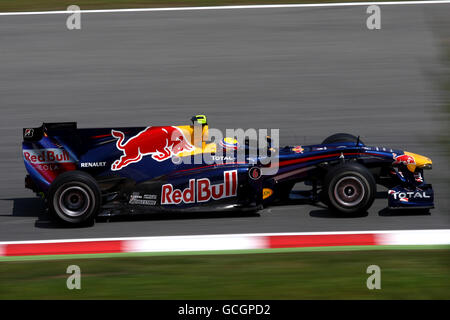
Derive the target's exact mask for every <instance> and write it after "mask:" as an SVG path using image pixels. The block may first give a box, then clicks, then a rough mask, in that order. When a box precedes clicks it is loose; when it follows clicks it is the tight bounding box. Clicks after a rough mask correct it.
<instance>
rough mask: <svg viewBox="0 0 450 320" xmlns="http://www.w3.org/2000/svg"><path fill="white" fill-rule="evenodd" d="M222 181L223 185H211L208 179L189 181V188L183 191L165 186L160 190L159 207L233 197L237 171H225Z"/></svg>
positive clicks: (235, 188) (236, 183)
mask: <svg viewBox="0 0 450 320" xmlns="http://www.w3.org/2000/svg"><path fill="white" fill-rule="evenodd" d="M223 180H224V182H223V183H218V184H212V183H211V181H210V180H209V179H208V178H202V179H197V180H195V179H190V180H189V186H188V187H187V188H186V189H184V190H181V189H174V188H173V185H172V184H170V183H168V184H165V185H163V186H162V188H161V205H165V204H180V203H181V202H184V203H186V204H189V203H196V202H206V201H209V200H220V199H223V198H229V197H235V196H236V195H237V186H238V175H237V170H232V171H225V172H224V173H223Z"/></svg>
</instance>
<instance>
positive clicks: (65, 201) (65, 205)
mask: <svg viewBox="0 0 450 320" xmlns="http://www.w3.org/2000/svg"><path fill="white" fill-rule="evenodd" d="M58 204H59V208H60V209H61V211H62V212H63V213H64V214H65V215H67V216H69V217H79V216H82V215H83V214H85V213H86V212H87V211H88V210H89V207H90V204H91V198H90V195H89V193H88V191H86V189H84V188H82V187H81V186H70V187H67V188H66V189H64V190H62V191H61V192H60V194H59V196H58Z"/></svg>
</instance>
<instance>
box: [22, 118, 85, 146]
mask: <svg viewBox="0 0 450 320" xmlns="http://www.w3.org/2000/svg"><path fill="white" fill-rule="evenodd" d="M75 130H77V123H76V122H53V123H45V122H44V123H43V124H42V126H40V127H38V128H23V141H30V142H33V141H39V140H41V139H42V137H43V136H45V135H52V134H55V133H58V134H61V133H66V134H68V133H71V132H73V131H75Z"/></svg>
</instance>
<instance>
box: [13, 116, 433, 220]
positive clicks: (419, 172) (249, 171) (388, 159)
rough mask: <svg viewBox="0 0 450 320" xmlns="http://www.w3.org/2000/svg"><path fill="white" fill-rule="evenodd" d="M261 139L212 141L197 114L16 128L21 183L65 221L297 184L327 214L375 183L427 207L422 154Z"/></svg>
mask: <svg viewBox="0 0 450 320" xmlns="http://www.w3.org/2000/svg"><path fill="white" fill-rule="evenodd" d="M195 130H200V132H201V134H200V135H195ZM265 142H266V144H265V146H264V148H266V149H267V150H264V151H267V152H261V150H260V149H259V150H257V151H256V153H255V152H253V151H254V150H253V149H252V143H251V142H249V140H248V139H246V140H245V141H244V142H243V143H242V142H241V143H239V141H238V140H236V139H235V137H228V138H224V139H222V140H221V141H214V142H211V141H209V140H208V124H207V123H206V117H205V116H195V117H193V118H192V124H191V125H183V126H150V127H131V128H128V127H127V128H100V129H78V128H77V124H76V123H44V124H43V125H42V126H41V127H38V128H25V129H23V144H22V147H23V159H24V163H25V167H26V170H27V171H28V175H27V176H26V178H25V185H26V187H27V188H29V189H31V190H33V191H34V192H35V193H37V194H38V195H40V196H42V197H43V198H44V199H45V203H46V205H47V207H48V209H49V212H50V213H51V214H52V215H54V216H55V217H57V218H58V219H59V220H61V221H63V222H66V223H71V224H84V223H91V222H92V221H94V218H95V217H97V216H112V215H123V214H139V213H152V212H174V211H178V212H179V211H182V212H186V211H191V212H192V211H195V212H205V211H207V212H209V211H218V210H220V211H257V210H259V209H261V208H263V207H265V206H269V205H274V204H280V203H284V201H286V200H289V199H290V198H292V197H293V195H295V194H294V192H292V189H293V187H294V185H295V184H297V183H304V184H305V185H307V186H308V188H310V190H308V191H303V192H300V193H297V194H296V195H295V196H296V198H298V197H299V196H300V197H303V198H304V199H305V200H307V201H312V202H319V201H320V202H323V203H325V204H326V205H327V206H328V207H329V208H330V210H331V211H333V212H335V213H336V214H345V215H352V214H358V213H361V212H365V211H367V210H368V209H369V207H370V206H371V205H372V203H373V201H374V199H375V195H376V190H377V189H376V187H377V184H378V185H382V186H384V187H386V188H388V191H387V198H388V207H389V208H391V209H430V208H433V206H434V204H433V189H432V187H431V185H430V184H427V183H426V182H425V180H424V176H423V171H424V170H425V169H431V165H432V162H431V160H430V159H429V158H427V157H424V156H421V155H418V154H414V153H410V152H407V151H402V150H393V149H388V148H383V147H370V146H366V145H365V144H364V143H363V142H362V141H361V140H360V139H359V137H356V136H353V135H350V134H345V133H338V134H335V135H332V136H330V137H328V138H326V139H325V140H324V141H323V142H322V143H320V144H317V145H308V146H286V147H278V146H277V145H274V143H273V141H272V140H271V139H270V138H267V140H266V141H265ZM242 154H243V156H240V155H242ZM224 155H225V156H224ZM274 155H275V156H274ZM199 156H200V158H199ZM269 156H270V157H273V159H274V160H276V161H275V162H276V164H277V165H276V169H275V170H269V171H268V172H269V173H267V171H264V169H266V168H267V167H268V166H269V165H268V164H267V162H264V161H263V160H264V159H266V160H267V157H269ZM194 158H195V159H197V161H193V160H194ZM198 159H200V161H198ZM270 165H272V164H270Z"/></svg>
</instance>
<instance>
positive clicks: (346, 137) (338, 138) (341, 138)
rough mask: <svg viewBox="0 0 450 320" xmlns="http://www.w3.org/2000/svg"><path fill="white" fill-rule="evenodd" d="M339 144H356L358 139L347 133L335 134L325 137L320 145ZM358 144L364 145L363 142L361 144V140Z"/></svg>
mask: <svg viewBox="0 0 450 320" xmlns="http://www.w3.org/2000/svg"><path fill="white" fill-rule="evenodd" d="M339 142H354V143H357V142H358V137H357V136H354V135H352V134H349V133H335V134H333V135H331V136H329V137H327V138H326V139H325V140H323V142H322V144H329V143H339ZM359 143H360V144H363V145H364V142H362V141H361V140H359Z"/></svg>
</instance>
